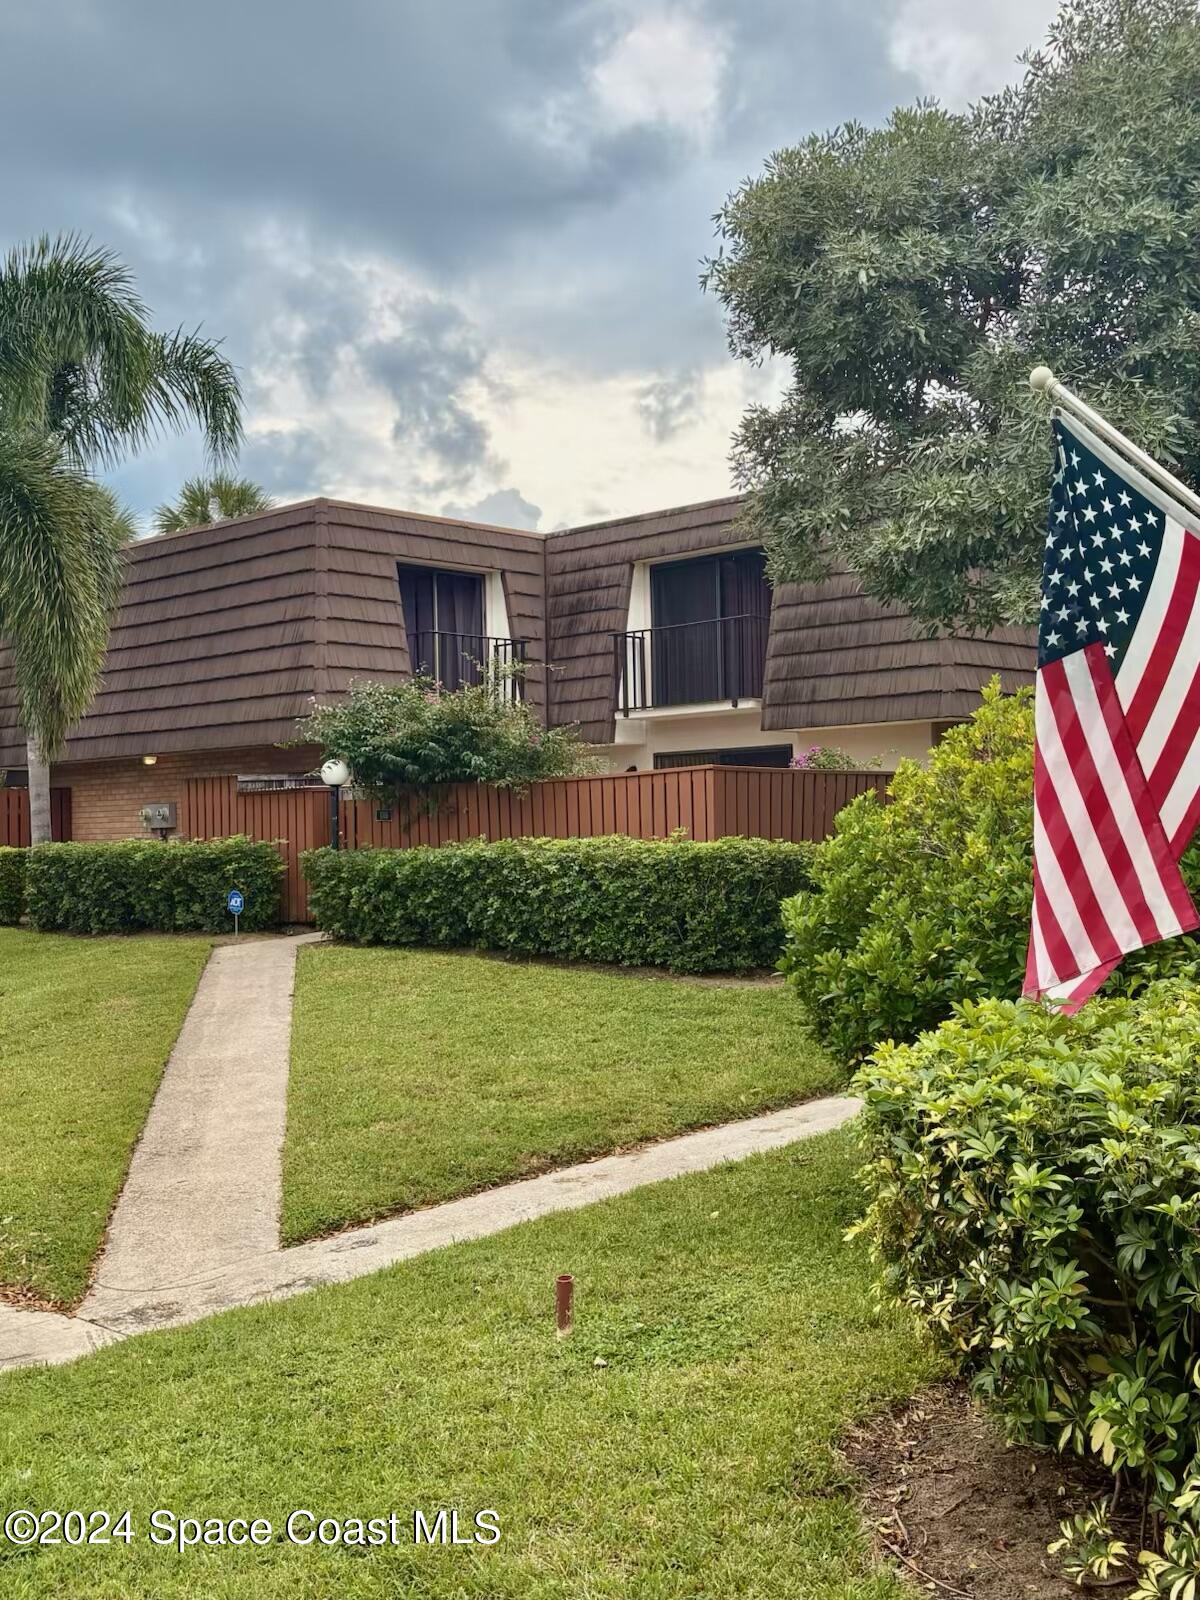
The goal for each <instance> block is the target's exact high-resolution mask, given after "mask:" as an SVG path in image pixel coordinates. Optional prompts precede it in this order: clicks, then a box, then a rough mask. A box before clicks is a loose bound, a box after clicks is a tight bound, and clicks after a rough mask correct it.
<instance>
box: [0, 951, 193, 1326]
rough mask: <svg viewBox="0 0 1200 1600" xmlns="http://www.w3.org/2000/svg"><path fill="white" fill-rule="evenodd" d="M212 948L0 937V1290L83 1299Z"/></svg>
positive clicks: (53, 1298)
mask: <svg viewBox="0 0 1200 1600" xmlns="http://www.w3.org/2000/svg"><path fill="white" fill-rule="evenodd" d="M210 945H211V940H208V939H70V938H61V937H58V936H57V935H52V934H37V933H28V932H23V931H20V930H17V929H10V928H0V1129H3V1136H2V1137H0V1285H5V1286H7V1287H8V1288H9V1289H10V1290H15V1291H16V1292H17V1293H18V1295H27V1296H36V1297H38V1298H40V1299H43V1300H50V1301H57V1302H64V1303H70V1302H73V1301H75V1300H78V1299H79V1298H80V1296H81V1295H82V1294H83V1292H84V1289H85V1288H86V1286H87V1280H88V1270H89V1267H90V1265H91V1261H92V1257H93V1256H94V1255H95V1253H96V1250H97V1249H98V1247H99V1245H100V1241H101V1238H102V1236H103V1233H104V1228H105V1225H106V1223H107V1221H108V1215H109V1211H110V1210H111V1208H112V1204H113V1201H114V1200H115V1199H116V1196H117V1192H118V1190H119V1189H120V1187H121V1183H122V1181H123V1179H124V1176H125V1171H126V1168H127V1167H128V1164H129V1157H130V1153H131V1152H132V1149H133V1146H134V1143H135V1142H136V1140H137V1137H138V1134H139V1133H140V1132H141V1128H142V1123H143V1122H144V1121H145V1118H146V1113H147V1111H148V1110H149V1108H150V1102H151V1100H152V1099H153V1098H154V1091H155V1089H156V1088H157V1087H158V1080H159V1077H160V1075H161V1073H162V1069H163V1067H164V1065H165V1064H166V1060H167V1057H168V1055H169V1054H170V1052H171V1046H172V1044H173V1043H174V1042H175V1036H176V1034H177V1033H178V1032H179V1027H180V1024H181V1023H182V1021H183V1017H184V1013H185V1012H186V1010H187V1007H188V1003H189V1001H190V1000H191V998H192V994H193V991H194V990H195V987H196V983H197V980H198V978H199V976H200V972H201V969H202V968H203V966H204V962H205V959H206V957H207V955H208V951H209V948H210Z"/></svg>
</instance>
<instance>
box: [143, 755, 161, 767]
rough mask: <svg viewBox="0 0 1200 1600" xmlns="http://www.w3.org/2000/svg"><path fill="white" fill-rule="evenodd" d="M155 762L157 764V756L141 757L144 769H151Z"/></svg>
mask: <svg viewBox="0 0 1200 1600" xmlns="http://www.w3.org/2000/svg"><path fill="white" fill-rule="evenodd" d="M157 762H158V757H157V756H143V757H142V765H143V766H144V767H153V766H155V765H156V764H157Z"/></svg>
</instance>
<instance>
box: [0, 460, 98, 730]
mask: <svg viewBox="0 0 1200 1600" xmlns="http://www.w3.org/2000/svg"><path fill="white" fill-rule="evenodd" d="M126 526H127V523H126V520H125V519H124V516H123V514H122V513H120V512H119V509H118V508H117V505H116V502H115V500H114V499H113V496H112V495H111V494H110V493H109V492H108V491H106V490H102V489H101V488H100V487H99V486H98V485H97V484H96V483H94V482H93V481H92V479H90V478H89V477H88V476H87V475H86V474H85V473H82V472H80V471H79V470H78V469H77V468H76V467H74V466H73V465H72V463H71V462H70V461H69V460H68V458H67V457H66V456H65V454H64V452H63V450H62V448H61V446H60V445H59V444H58V443H57V442H56V441H54V440H52V439H50V438H48V437H47V436H46V435H44V434H36V433H32V432H25V433H16V432H12V431H7V432H0V634H2V635H3V637H4V638H5V641H6V642H7V644H8V645H9V647H10V650H11V653H12V661H13V668H14V674H15V678H16V683H17V689H18V692H19V694H20V699H21V718H22V721H23V723H24V725H25V727H26V729H27V730H28V731H29V732H30V733H31V734H33V735H34V737H35V738H36V740H37V742H38V744H39V746H40V747H41V749H42V750H43V751H44V752H45V754H46V756H47V758H49V759H52V758H53V757H54V756H55V755H56V754H57V753H58V752H59V751H60V750H61V748H62V745H63V742H64V741H65V739H66V735H67V731H68V730H69V728H70V727H71V726H72V724H73V723H74V722H75V721H77V720H78V718H79V717H80V716H82V715H83V713H84V711H85V710H86V709H87V707H88V705H89V704H90V702H91V700H92V698H93V696H94V694H95V691H96V685H97V682H98V678H99V673H100V667H101V663H102V661H103V657H104V649H105V642H106V637H107V630H108V620H109V616H110V613H111V610H112V606H113V604H114V602H115V599H116V596H117V594H118V592H119V588H120V555H119V551H120V546H121V544H122V543H123V541H124V534H125V531H126Z"/></svg>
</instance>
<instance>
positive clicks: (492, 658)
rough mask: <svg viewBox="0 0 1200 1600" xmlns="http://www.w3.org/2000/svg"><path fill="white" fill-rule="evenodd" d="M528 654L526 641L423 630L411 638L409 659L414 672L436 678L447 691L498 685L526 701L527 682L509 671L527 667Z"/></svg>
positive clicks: (511, 696) (516, 697)
mask: <svg viewBox="0 0 1200 1600" xmlns="http://www.w3.org/2000/svg"><path fill="white" fill-rule="evenodd" d="M527 651H528V640H526V639H500V638H496V637H494V636H492V635H491V634H486V633H448V632H446V631H445V630H444V629H438V630H434V629H432V628H423V629H419V630H417V631H416V632H410V633H409V635H408V658H409V661H410V662H411V664H412V670H413V672H414V673H420V674H421V675H422V676H423V677H426V678H432V679H433V680H434V681H435V682H436V683H439V684H440V685H441V686H442V688H443V689H461V688H462V687H463V685H464V684H477V683H494V684H495V685H496V686H497V688H498V689H499V690H502V691H503V692H504V693H505V694H506V695H507V696H508V697H509V698H510V699H513V700H522V699H524V697H525V679H524V677H523V675H522V674H521V673H519V672H512V671H510V670H508V669H510V668H512V667H514V666H523V665H524V664H525V661H526V658H527Z"/></svg>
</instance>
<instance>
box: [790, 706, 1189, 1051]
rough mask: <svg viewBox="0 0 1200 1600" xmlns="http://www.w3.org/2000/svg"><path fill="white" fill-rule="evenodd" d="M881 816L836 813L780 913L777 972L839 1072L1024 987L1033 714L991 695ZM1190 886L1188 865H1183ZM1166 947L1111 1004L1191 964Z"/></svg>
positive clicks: (877, 811)
mask: <svg viewBox="0 0 1200 1600" xmlns="http://www.w3.org/2000/svg"><path fill="white" fill-rule="evenodd" d="M889 793H890V795H891V802H890V804H884V803H883V802H882V801H881V800H880V799H879V798H878V797H877V796H876V795H875V794H874V793H869V794H865V795H861V796H860V797H859V798H858V799H857V800H854V801H852V802H851V803H850V805H848V806H847V807H846V809H845V810H844V811H842V812H841V813H840V814H839V816H838V818H837V823H836V831H835V833H834V835H833V837H832V838H831V839H827V840H825V841H824V842H823V843H821V844H819V845H817V847H816V849H815V850H814V853H813V861H812V879H813V888H812V890H811V892H804V893H801V894H800V895H798V896H797V897H796V898H795V899H793V900H791V901H789V902H788V903H787V904H786V905H785V906H784V908H783V920H784V925H785V927H786V929H787V937H786V942H785V946H784V953H783V959H782V961H781V963H780V965H781V968H782V970H783V971H784V972H785V973H786V974H787V976H788V982H789V984H790V986H791V988H792V989H793V991H794V992H795V994H796V996H797V998H798V999H799V1000H800V1002H801V1004H802V1005H803V1007H804V1009H805V1011H806V1012H807V1013H808V1015H809V1017H810V1020H811V1021H812V1024H813V1027H814V1030H815V1031H816V1033H817V1034H818V1036H819V1037H820V1039H821V1041H822V1042H823V1043H824V1044H825V1045H826V1046H827V1047H828V1048H829V1049H831V1050H832V1051H834V1052H835V1053H836V1054H838V1055H840V1056H842V1057H843V1058H845V1059H848V1060H855V1059H858V1058H860V1057H862V1056H864V1055H865V1054H866V1053H867V1052H868V1051H870V1050H871V1049H872V1048H873V1047H874V1046H875V1044H876V1043H877V1042H878V1041H879V1040H881V1039H896V1040H908V1039H914V1038H915V1037H916V1036H917V1034H918V1033H920V1032H921V1031H922V1029H924V1028H930V1027H934V1026H936V1024H937V1023H939V1022H941V1021H942V1020H943V1018H945V1017H947V1016H949V1014H950V1010H951V1008H952V1006H953V1005H954V1003H955V1002H956V1001H958V1000H964V999H976V998H982V997H983V996H985V995H999V996H1002V997H1011V998H1014V999H1015V998H1016V997H1017V996H1018V995H1019V994H1020V992H1021V985H1022V982H1023V980H1024V976H1025V951H1026V946H1027V943H1028V939H1029V918H1030V906H1031V900H1032V874H1033V798H1032V796H1033V713H1032V707H1031V697H1030V695H1029V694H1028V693H1022V694H1018V695H1013V696H1008V697H1005V696H1002V695H1001V693H1000V688H999V685H998V683H996V682H993V683H992V684H991V685H990V686H989V687H988V688H987V689H985V690H984V693H983V703H982V704H981V706H980V708H979V710H978V711H976V713H975V715H974V716H973V717H972V718H971V720H970V721H969V722H966V723H964V724H962V725H961V726H960V727H957V728H952V729H951V730H950V731H949V732H948V733H947V734H946V736H945V737H944V738H943V740H942V741H941V743H940V744H939V745H938V746H937V747H936V749H934V750H933V751H932V752H931V755H930V759H929V764H928V765H927V766H924V767H922V766H919V765H918V764H917V763H916V762H915V761H905V762H902V763H901V766H900V768H899V770H898V771H897V773H896V776H895V778H894V779H893V780H892V783H891V785H890V787H889ZM1183 871H1184V876H1185V877H1186V878H1187V879H1188V881H1189V883H1191V884H1192V885H1197V884H1200V852H1197V851H1195V850H1193V851H1192V852H1189V855H1188V856H1186V857H1185V858H1184V862H1183ZM1198 952H1200V945H1198V944H1197V942H1196V941H1195V940H1193V939H1173V940H1169V941H1167V942H1166V943H1164V944H1159V945H1155V946H1152V947H1151V948H1150V949H1149V950H1148V951H1145V952H1142V953H1140V954H1138V955H1135V956H1129V957H1126V959H1125V961H1124V962H1123V963H1122V965H1121V966H1120V967H1119V968H1118V969H1117V973H1116V975H1115V976H1114V977H1113V978H1111V979H1110V980H1109V985H1108V989H1109V992H1113V991H1124V992H1131V991H1133V990H1135V989H1137V988H1139V987H1140V986H1142V985H1144V984H1145V983H1146V982H1148V981H1149V980H1150V979H1151V978H1154V977H1159V976H1163V975H1165V974H1167V973H1169V972H1170V971H1172V970H1173V969H1174V968H1175V967H1176V966H1177V965H1178V964H1179V962H1180V961H1181V960H1182V961H1190V960H1194V959H1195V958H1196V956H1197V954H1198Z"/></svg>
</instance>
